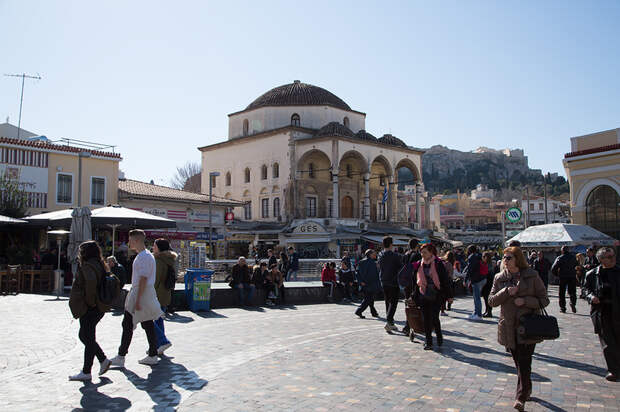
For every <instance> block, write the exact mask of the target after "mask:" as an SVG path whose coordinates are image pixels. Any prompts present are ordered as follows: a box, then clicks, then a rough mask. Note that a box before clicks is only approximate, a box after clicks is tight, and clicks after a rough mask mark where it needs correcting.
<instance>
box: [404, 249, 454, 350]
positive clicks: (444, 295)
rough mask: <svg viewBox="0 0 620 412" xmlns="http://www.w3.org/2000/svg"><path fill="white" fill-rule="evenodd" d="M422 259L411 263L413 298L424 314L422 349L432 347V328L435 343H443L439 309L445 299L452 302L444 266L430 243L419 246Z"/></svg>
mask: <svg viewBox="0 0 620 412" xmlns="http://www.w3.org/2000/svg"><path fill="white" fill-rule="evenodd" d="M420 253H421V254H422V259H421V260H419V261H418V262H415V263H414V264H413V273H414V276H415V279H416V284H415V290H414V292H413V296H414V300H415V301H416V302H417V303H418V304H419V305H420V306H421V307H422V313H423V314H424V332H425V333H426V344H425V345H424V350H431V349H433V330H435V335H436V337H437V345H438V346H441V345H443V335H442V333H441V322H440V321H439V310H440V309H441V303H442V301H443V300H444V299H445V300H447V301H448V302H449V303H452V300H453V299H452V297H453V294H452V288H451V287H450V279H449V278H448V274H447V273H446V268H445V266H444V264H443V262H442V261H441V259H439V258H438V257H437V249H436V248H435V246H433V245H432V244H430V243H427V244H425V245H423V246H422V247H421V248H420Z"/></svg>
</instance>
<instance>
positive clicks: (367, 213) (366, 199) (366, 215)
mask: <svg viewBox="0 0 620 412" xmlns="http://www.w3.org/2000/svg"><path fill="white" fill-rule="evenodd" d="M364 219H366V220H370V173H368V172H366V173H364Z"/></svg>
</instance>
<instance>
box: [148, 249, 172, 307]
mask: <svg viewBox="0 0 620 412" xmlns="http://www.w3.org/2000/svg"><path fill="white" fill-rule="evenodd" d="M177 256H178V255H177V254H176V253H175V252H173V251H172V250H164V251H163V252H159V253H158V254H157V256H155V284H154V285H153V286H154V287H155V292H156V293H157V300H158V301H159V304H160V305H161V306H164V307H166V306H170V302H171V301H172V291H171V290H170V289H166V278H167V277H168V267H172V268H173V269H174V275H175V277H176V275H177V266H176V261H177Z"/></svg>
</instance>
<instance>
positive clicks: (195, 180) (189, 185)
mask: <svg viewBox="0 0 620 412" xmlns="http://www.w3.org/2000/svg"><path fill="white" fill-rule="evenodd" d="M200 171H201V170H200V163H197V162H187V163H185V164H184V165H183V166H180V167H177V172H176V173H175V175H174V177H173V178H172V179H171V180H170V185H171V186H172V187H174V188H175V189H179V190H187V191H189V192H194V193H200Z"/></svg>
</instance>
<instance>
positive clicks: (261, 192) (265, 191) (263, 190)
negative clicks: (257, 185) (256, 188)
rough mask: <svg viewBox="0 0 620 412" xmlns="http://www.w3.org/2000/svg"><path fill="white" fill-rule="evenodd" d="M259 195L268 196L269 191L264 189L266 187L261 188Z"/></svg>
mask: <svg viewBox="0 0 620 412" xmlns="http://www.w3.org/2000/svg"><path fill="white" fill-rule="evenodd" d="M259 194H260V195H261V196H264V195H268V194H269V191H268V190H267V188H266V187H263V188H262V189H261V190H260V193H259Z"/></svg>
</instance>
